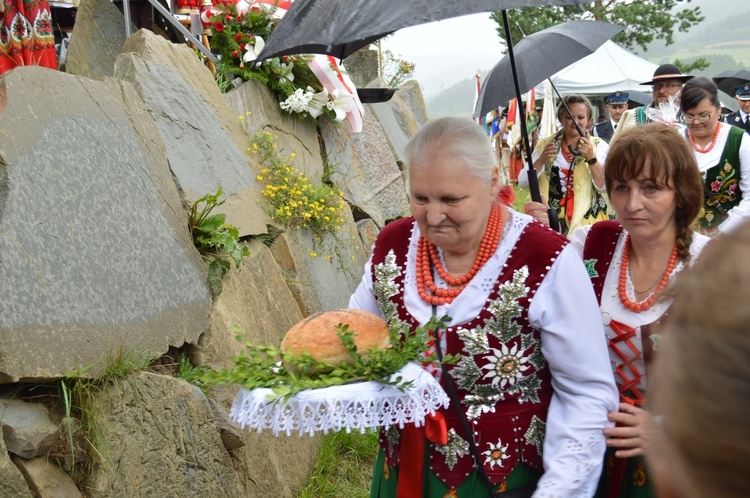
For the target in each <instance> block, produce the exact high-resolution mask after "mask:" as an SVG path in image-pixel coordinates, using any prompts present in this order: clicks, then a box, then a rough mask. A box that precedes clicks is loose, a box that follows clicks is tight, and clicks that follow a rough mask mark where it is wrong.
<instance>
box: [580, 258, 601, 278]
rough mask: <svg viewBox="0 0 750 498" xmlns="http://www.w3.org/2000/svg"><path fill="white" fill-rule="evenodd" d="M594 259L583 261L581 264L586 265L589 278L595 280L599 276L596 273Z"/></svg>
mask: <svg viewBox="0 0 750 498" xmlns="http://www.w3.org/2000/svg"><path fill="white" fill-rule="evenodd" d="M597 261H598V260H596V259H584V260H583V264H584V265H586V271H587V272H588V274H589V278H596V277H598V276H599V272H597V271H596V268H594V267H595V266H596V262H597Z"/></svg>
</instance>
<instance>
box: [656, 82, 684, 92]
mask: <svg viewBox="0 0 750 498" xmlns="http://www.w3.org/2000/svg"><path fill="white" fill-rule="evenodd" d="M653 88H654V91H655V92H658V91H659V90H661V89H662V88H666V89H667V90H670V89H672V88H682V83H654V84H653Z"/></svg>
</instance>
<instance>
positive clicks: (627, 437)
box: [604, 403, 660, 458]
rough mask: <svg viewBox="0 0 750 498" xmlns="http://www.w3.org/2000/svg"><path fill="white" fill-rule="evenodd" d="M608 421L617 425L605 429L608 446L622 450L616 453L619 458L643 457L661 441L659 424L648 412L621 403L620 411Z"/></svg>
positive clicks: (613, 414)
mask: <svg viewBox="0 0 750 498" xmlns="http://www.w3.org/2000/svg"><path fill="white" fill-rule="evenodd" d="M607 419H608V420H609V421H610V422H615V423H616V424H617V427H608V428H606V429H604V436H605V437H606V438H607V446H609V447H610V448H620V449H618V450H617V451H616V452H615V456H616V457H617V458H630V457H633V456H639V455H643V454H644V453H646V452H648V451H651V449H652V448H653V446H655V445H656V444H657V442H658V440H659V437H660V431H659V424H658V423H657V422H656V419H655V418H654V416H653V415H651V414H650V413H649V412H647V411H646V410H643V409H641V408H638V407H636V406H633V405H630V404H628V403H620V411H619V412H611V413H610V414H609V415H607Z"/></svg>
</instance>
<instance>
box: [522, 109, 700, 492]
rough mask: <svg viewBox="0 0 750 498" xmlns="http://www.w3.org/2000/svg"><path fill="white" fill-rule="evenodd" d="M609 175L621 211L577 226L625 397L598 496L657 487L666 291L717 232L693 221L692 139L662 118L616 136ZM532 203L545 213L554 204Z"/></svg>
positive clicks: (696, 185) (531, 208)
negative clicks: (697, 227) (651, 467)
mask: <svg viewBox="0 0 750 498" xmlns="http://www.w3.org/2000/svg"><path fill="white" fill-rule="evenodd" d="M604 182H605V185H606V191H607V194H608V195H609V199H610V202H611V204H612V207H613V208H614V211H615V213H616V215H617V220H612V221H601V222H598V223H596V224H594V225H589V226H584V227H582V228H580V229H579V230H576V231H575V232H573V233H572V234H571V235H570V241H571V244H572V245H573V246H574V247H576V248H577V249H578V250H579V252H580V253H581V255H582V257H583V260H584V263H585V264H586V267H587V269H588V272H589V277H590V278H591V282H592V284H593V286H594V292H595V294H596V296H597V298H598V300H599V305H600V310H601V315H602V320H603V323H604V328H605V333H606V336H607V342H608V345H609V352H610V360H611V362H612V369H613V371H614V374H615V382H616V384H617V387H618V390H619V392H620V401H621V403H620V407H619V411H618V412H613V413H610V414H609V420H610V421H611V422H615V423H616V424H617V425H616V426H615V427H610V428H607V429H605V430H604V435H605V436H606V437H607V438H608V439H607V446H608V447H609V448H610V450H609V451H608V454H607V461H606V463H605V471H604V473H603V475H602V481H601V483H600V488H599V491H598V492H597V496H600V497H607V498H615V497H622V498H625V497H653V496H654V490H653V487H652V483H651V478H650V477H649V474H648V472H647V470H646V464H645V461H644V460H643V454H644V450H645V449H646V448H647V447H648V446H649V445H651V444H652V443H653V441H654V440H655V439H656V437H655V434H656V432H657V428H656V423H655V419H654V417H653V416H652V415H651V414H650V412H649V411H647V409H646V407H647V401H648V397H647V391H648V384H647V377H648V373H649V372H650V367H649V364H650V360H651V358H652V356H653V353H654V351H655V350H656V349H658V337H659V336H658V334H655V333H654V334H652V333H651V332H652V331H653V327H654V326H655V325H657V324H659V322H660V321H661V319H662V318H663V317H664V316H665V315H666V312H667V310H668V308H669V306H670V305H671V303H672V300H671V299H669V298H664V296H662V295H661V293H662V291H663V290H664V289H665V288H666V287H667V286H668V285H669V284H670V283H671V282H672V280H673V279H674V278H675V276H676V275H677V274H679V273H680V272H681V271H682V270H683V269H685V268H686V267H687V266H689V265H690V264H692V262H693V261H694V260H695V258H696V257H697V255H698V254H699V253H700V251H701V250H702V249H703V247H704V246H705V244H706V243H707V242H708V241H709V240H710V239H708V237H706V236H704V235H701V234H699V233H695V232H693V230H692V226H693V223H694V221H695V219H696V217H697V216H698V213H699V211H700V208H701V203H702V201H703V194H702V188H703V185H702V180H701V177H700V173H699V172H698V168H697V167H696V164H695V158H694V157H693V154H692V152H691V150H690V147H689V146H688V145H687V143H686V142H685V140H684V139H683V138H682V137H681V136H680V134H679V133H678V132H677V131H675V130H674V129H672V128H670V127H667V126H664V125H662V124H659V123H652V124H647V125H644V126H639V127H632V128H630V129H629V130H626V131H624V132H623V133H622V134H621V135H620V136H618V138H617V140H614V141H613V143H612V147H611V148H610V150H609V155H608V156H607V167H606V168H605V171H604ZM525 208H526V211H527V213H529V214H532V215H534V216H537V217H538V218H540V219H541V220H542V221H545V216H544V214H543V213H544V210H545V209H546V207H545V206H543V205H541V204H539V203H529V204H527V205H526V206H525Z"/></svg>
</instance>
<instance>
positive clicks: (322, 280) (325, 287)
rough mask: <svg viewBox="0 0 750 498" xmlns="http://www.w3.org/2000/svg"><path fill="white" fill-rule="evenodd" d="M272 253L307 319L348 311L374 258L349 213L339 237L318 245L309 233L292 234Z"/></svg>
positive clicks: (329, 237) (278, 242) (327, 238)
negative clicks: (355, 292) (327, 313)
mask: <svg viewBox="0 0 750 498" xmlns="http://www.w3.org/2000/svg"><path fill="white" fill-rule="evenodd" d="M271 251H272V252H273V255H274V258H275V259H276V262H277V263H278V265H279V267H280V268H281V270H282V271H283V273H284V276H285V278H286V281H287V283H288V285H289V288H290V289H291V291H292V294H293V295H294V297H295V299H296V300H297V302H298V303H299V306H300V309H301V310H302V314H303V315H304V316H307V315H309V314H311V313H316V312H318V311H329V310H334V309H342V308H346V306H347V304H348V303H349V298H350V297H351V295H352V294H353V293H354V291H355V290H356V288H357V285H359V282H360V280H361V278H362V271H363V267H364V264H365V263H366V262H367V259H368V258H369V256H370V248H369V247H365V246H364V245H363V243H362V239H361V237H360V235H359V231H358V229H357V225H356V223H355V222H354V218H353V217H352V214H351V212H350V211H349V210H347V211H346V213H345V223H344V226H343V227H341V229H340V230H339V231H338V232H337V233H336V235H330V234H328V235H325V236H324V237H323V238H322V240H320V241H317V242H316V241H315V238H314V237H313V235H312V233H311V232H310V231H309V230H296V231H288V232H285V233H283V234H282V235H281V236H280V237H279V238H277V239H276V241H275V243H274V244H273V246H271Z"/></svg>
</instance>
